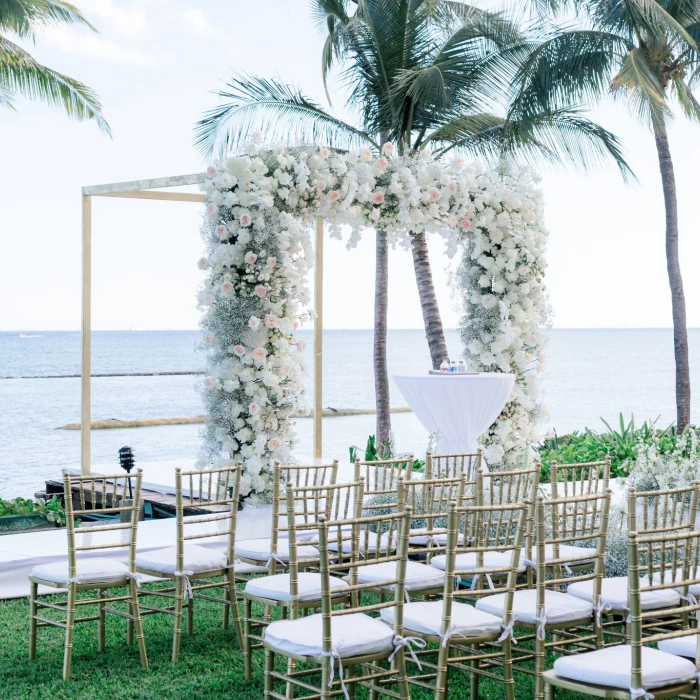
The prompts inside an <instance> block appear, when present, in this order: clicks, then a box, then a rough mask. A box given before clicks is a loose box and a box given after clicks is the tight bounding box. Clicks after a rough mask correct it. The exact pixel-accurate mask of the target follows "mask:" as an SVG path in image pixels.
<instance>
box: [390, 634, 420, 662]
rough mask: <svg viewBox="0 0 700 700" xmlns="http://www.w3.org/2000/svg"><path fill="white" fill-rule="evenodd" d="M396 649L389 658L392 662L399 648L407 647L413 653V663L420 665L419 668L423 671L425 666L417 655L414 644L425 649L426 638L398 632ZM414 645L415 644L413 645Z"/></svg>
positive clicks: (395, 642)
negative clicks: (405, 635)
mask: <svg viewBox="0 0 700 700" xmlns="http://www.w3.org/2000/svg"><path fill="white" fill-rule="evenodd" d="M393 643H394V651H392V652H391V656H390V657H389V658H388V659H387V661H388V662H389V663H391V662H392V661H393V659H394V657H395V656H396V654H397V653H398V651H399V649H400V648H401V647H405V648H406V649H408V653H409V654H410V655H411V658H412V659H413V663H415V664H416V666H418V670H419V671H422V670H423V667H422V666H421V665H420V661H419V660H418V657H417V656H416V652H415V651H413V646H416V647H418V649H424V648H425V644H426V642H425V640H424V639H420V638H419V637H401V636H399V635H398V634H397V635H396V636H395V637H394V642H393ZM411 645H413V646H411Z"/></svg>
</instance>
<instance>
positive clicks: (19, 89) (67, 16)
mask: <svg viewBox="0 0 700 700" xmlns="http://www.w3.org/2000/svg"><path fill="white" fill-rule="evenodd" d="M57 24H78V25H82V26H85V27H88V28H90V29H92V30H93V31H95V28H94V27H93V26H92V25H91V24H90V23H89V22H88V21H87V20H86V19H85V17H83V15H82V14H81V13H80V11H79V10H78V8H77V7H75V6H74V5H71V4H70V3H67V2H63V1H62V0H0V106H3V107H9V108H10V109H14V101H15V98H16V97H17V96H22V97H27V98H29V99H32V100H41V101H42V102H46V103H48V104H49V105H51V106H52V107H58V108H59V109H62V110H63V111H64V112H65V113H66V114H67V115H68V116H69V117H72V118H74V119H78V120H80V121H82V120H84V119H94V120H95V121H96V122H97V124H98V126H99V127H100V129H101V130H102V131H104V132H105V133H107V134H109V125H108V124H107V122H106V121H105V119H104V117H103V116H102V107H101V105H100V101H99V99H98V97H97V95H96V94H95V93H94V92H93V91H92V90H91V89H90V88H89V87H87V86H86V85H84V84H83V83H81V82H78V81H77V80H75V79H73V78H69V77H68V76H66V75H63V74H61V73H58V72H57V71H55V70H53V69H52V68H48V67H47V66H44V65H42V64H40V63H38V62H37V61H35V60H34V58H32V56H31V55H30V54H29V53H28V52H27V51H25V49H23V48H22V47H21V46H19V45H18V44H16V43H15V42H14V41H12V40H11V39H10V38H9V36H14V37H16V38H18V39H20V40H23V41H29V42H32V43H33V42H35V41H36V37H37V32H38V31H39V30H40V29H41V28H43V27H48V26H52V25H57Z"/></svg>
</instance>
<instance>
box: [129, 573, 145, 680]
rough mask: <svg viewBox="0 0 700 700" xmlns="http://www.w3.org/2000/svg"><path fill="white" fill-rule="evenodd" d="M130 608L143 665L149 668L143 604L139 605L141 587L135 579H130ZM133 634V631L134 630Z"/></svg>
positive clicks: (132, 625) (132, 624)
mask: <svg viewBox="0 0 700 700" xmlns="http://www.w3.org/2000/svg"><path fill="white" fill-rule="evenodd" d="M129 594H130V595H131V600H130V601H129V608H130V609H131V614H132V615H133V617H134V619H133V621H131V620H130V621H129V622H131V627H132V630H133V629H135V630H136V642H137V644H138V646H139V656H140V657H141V666H143V668H146V669H147V668H148V654H147V653H146V638H145V637H144V634H143V621H142V620H141V606H140V605H139V589H138V584H137V582H136V581H135V580H134V579H131V580H130V581H129ZM132 634H133V631H132Z"/></svg>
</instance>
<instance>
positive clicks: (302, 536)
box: [297, 525, 352, 544]
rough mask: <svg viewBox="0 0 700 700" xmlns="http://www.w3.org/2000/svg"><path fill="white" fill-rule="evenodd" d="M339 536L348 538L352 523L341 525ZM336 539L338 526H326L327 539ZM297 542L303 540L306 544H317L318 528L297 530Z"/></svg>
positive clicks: (332, 540)
mask: <svg viewBox="0 0 700 700" xmlns="http://www.w3.org/2000/svg"><path fill="white" fill-rule="evenodd" d="M340 531H341V533H342V535H341V537H342V538H343V539H345V538H346V537H347V538H348V539H349V538H350V537H351V536H352V525H341V526H340ZM337 539H338V528H337V527H329V528H328V541H329V542H335V541H336V540H337ZM297 542H305V543H307V544H310V543H313V544H318V530H297Z"/></svg>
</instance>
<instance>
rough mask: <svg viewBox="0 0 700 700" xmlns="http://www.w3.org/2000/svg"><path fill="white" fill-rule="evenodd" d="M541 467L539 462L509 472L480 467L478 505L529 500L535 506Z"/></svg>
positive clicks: (477, 478) (477, 486)
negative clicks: (487, 469) (491, 470)
mask: <svg viewBox="0 0 700 700" xmlns="http://www.w3.org/2000/svg"><path fill="white" fill-rule="evenodd" d="M540 468H541V467H540V465H539V464H535V465H534V466H532V467H529V468H527V469H516V470H513V471H507V472H500V471H499V472H487V471H485V470H484V469H479V471H478V472H477V474H476V505H480V506H486V505H495V506H496V505H505V504H507V503H524V502H525V501H529V502H530V503H531V504H532V506H533V507H534V503H535V500H536V499H537V488H538V486H539V476H540ZM533 517H534V513H533Z"/></svg>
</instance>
